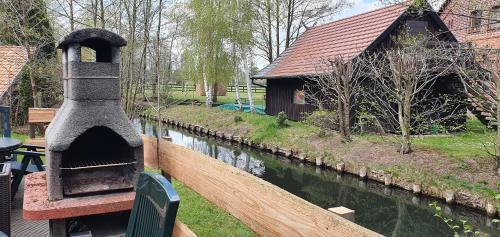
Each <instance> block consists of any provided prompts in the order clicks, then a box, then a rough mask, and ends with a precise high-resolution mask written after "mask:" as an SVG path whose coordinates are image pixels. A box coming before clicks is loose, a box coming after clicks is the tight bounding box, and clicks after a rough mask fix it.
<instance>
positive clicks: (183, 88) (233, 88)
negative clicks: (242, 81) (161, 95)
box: [146, 84, 266, 96]
mask: <svg viewBox="0 0 500 237" xmlns="http://www.w3.org/2000/svg"><path fill="white" fill-rule="evenodd" d="M162 87H163V88H164V87H167V88H168V89H170V90H172V91H182V92H186V91H196V87H195V86H194V85H172V84H169V85H166V86H165V85H162ZM226 88H227V92H236V86H227V87H226ZM146 89H148V90H152V89H153V85H146ZM239 90H240V93H247V87H246V86H243V85H240V86H239ZM252 92H253V93H256V94H263V93H266V88H264V87H259V86H255V85H252ZM242 96H245V95H242Z"/></svg>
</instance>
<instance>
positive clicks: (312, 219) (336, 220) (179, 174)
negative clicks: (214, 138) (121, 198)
mask: <svg viewBox="0 0 500 237" xmlns="http://www.w3.org/2000/svg"><path fill="white" fill-rule="evenodd" d="M143 140H144V162H145V164H146V165H147V166H150V167H153V168H160V169H161V170H162V171H164V172H165V173H167V174H168V175H170V176H171V177H173V178H175V179H176V180H178V181H180V182H181V183H183V184H184V185H186V186H188V187H189V188H191V189H192V190H193V191H195V192H197V193H198V194H200V195H201V196H203V197H205V198H206V199H207V200H209V201H210V202H212V203H214V204H215V205H217V206H218V207H220V208H222V209H224V210H226V211H227V212H229V213H230V214H231V215H233V216H234V217H236V218H237V219H239V220H240V221H241V222H243V223H244V224H245V225H247V226H248V227H249V228H250V229H252V230H253V231H254V232H255V233H256V234H258V235H260V236H289V237H291V236H312V237H313V236H381V235H379V234H377V233H375V232H373V231H371V230H368V229H366V228H364V227H361V226H359V225H357V224H355V223H353V222H350V221H348V220H346V219H343V218H342V217H339V216H337V215H335V214H333V213H331V212H329V211H327V210H325V209H323V208H320V207H318V206H316V205H313V204H311V203H309V202H307V201H305V200H303V199H301V198H299V197H297V196H295V195H293V194H291V193H288V192H286V191H284V190H283V189H280V188H278V187H276V186H274V185H273V184H270V183H268V182H266V181H264V180H262V179H260V178H257V177H255V176H253V175H251V174H248V173H246V172H244V171H241V170H239V169H237V168H234V167H232V166H229V165H227V164H224V163H223V162H221V161H218V160H216V159H213V158H211V157H208V156H205V155H203V154H201V153H198V152H196V151H193V150H190V149H188V148H185V147H181V146H178V145H175V144H173V143H171V142H168V141H165V140H161V141H160V150H159V151H160V156H159V157H160V159H158V156H157V155H156V153H157V152H156V151H157V150H156V139H155V138H152V137H146V136H143ZM181 203H182V197H181ZM179 236H180V235H179Z"/></svg>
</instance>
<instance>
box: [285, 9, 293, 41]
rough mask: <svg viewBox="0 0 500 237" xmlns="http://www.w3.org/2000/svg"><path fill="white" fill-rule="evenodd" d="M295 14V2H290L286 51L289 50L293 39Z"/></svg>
mask: <svg viewBox="0 0 500 237" xmlns="http://www.w3.org/2000/svg"><path fill="white" fill-rule="evenodd" d="M294 12H295V0H288V13H287V18H286V20H287V23H286V43H285V49H287V48H288V47H289V46H290V41H291V37H292V35H291V34H292V32H291V30H292V23H293V19H294Z"/></svg>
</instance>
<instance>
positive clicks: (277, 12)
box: [275, 1, 280, 58]
mask: <svg viewBox="0 0 500 237" xmlns="http://www.w3.org/2000/svg"><path fill="white" fill-rule="evenodd" d="M275 10H276V11H275V13H276V58H278V57H279V56H280V1H276V9H275Z"/></svg>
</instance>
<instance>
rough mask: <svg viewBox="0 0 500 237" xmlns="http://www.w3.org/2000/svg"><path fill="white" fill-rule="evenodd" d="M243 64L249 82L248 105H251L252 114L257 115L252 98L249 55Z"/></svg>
mask: <svg viewBox="0 0 500 237" xmlns="http://www.w3.org/2000/svg"><path fill="white" fill-rule="evenodd" d="M243 63H244V66H245V74H244V75H245V78H246V80H247V93H248V104H249V105H250V112H252V113H255V105H254V103H253V96H252V79H250V65H249V62H248V55H245V57H244V58H243Z"/></svg>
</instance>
